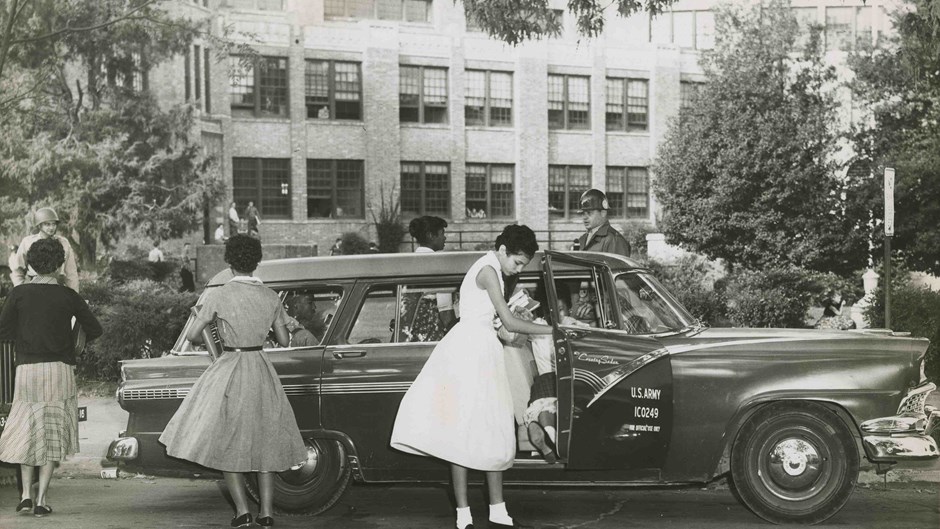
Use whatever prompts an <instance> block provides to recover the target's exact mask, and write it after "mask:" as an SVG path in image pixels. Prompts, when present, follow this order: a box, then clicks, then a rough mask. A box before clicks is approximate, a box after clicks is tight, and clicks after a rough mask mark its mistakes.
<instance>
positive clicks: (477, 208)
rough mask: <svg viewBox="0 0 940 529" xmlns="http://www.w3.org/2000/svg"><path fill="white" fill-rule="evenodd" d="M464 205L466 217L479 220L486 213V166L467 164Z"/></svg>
mask: <svg viewBox="0 0 940 529" xmlns="http://www.w3.org/2000/svg"><path fill="white" fill-rule="evenodd" d="M466 203H467V217H470V218H481V217H483V216H485V215H486V214H487V213H488V212H487V208H486V165H483V164H467V198H466ZM481 212H482V214H481Z"/></svg>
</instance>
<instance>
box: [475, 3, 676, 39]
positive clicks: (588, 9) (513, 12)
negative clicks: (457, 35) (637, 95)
mask: <svg viewBox="0 0 940 529" xmlns="http://www.w3.org/2000/svg"><path fill="white" fill-rule="evenodd" d="M675 1H676V0H614V1H613V2H599V1H598V0H568V10H567V12H568V13H571V14H573V15H574V17H575V23H576V25H577V28H578V33H579V34H581V35H584V36H586V37H596V36H598V35H600V34H601V33H602V32H603V31H604V16H605V11H606V12H607V15H608V16H617V15H618V14H619V15H620V16H624V17H626V16H630V15H632V14H633V13H637V12H640V11H644V10H645V11H647V12H649V13H650V14H657V13H661V12H663V10H664V9H666V8H667V7H669V6H670V5H672V4H673V3H675ZM463 5H464V11H465V12H466V16H467V20H472V21H473V22H474V23H476V25H478V26H479V27H481V28H483V29H484V30H485V31H486V32H487V33H488V34H489V35H490V36H491V37H493V38H496V39H499V40H502V41H505V42H508V43H509V44H512V45H517V44H520V43H522V42H523V41H526V40H531V39H540V38H542V37H550V36H555V35H558V34H559V32H560V31H561V25H560V23H559V20H558V19H557V18H556V17H555V15H554V13H553V12H552V10H551V9H550V6H549V2H548V0H514V1H512V2H507V1H505V0H464V1H463Z"/></svg>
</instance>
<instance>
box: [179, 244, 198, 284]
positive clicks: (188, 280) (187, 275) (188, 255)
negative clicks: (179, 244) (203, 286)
mask: <svg viewBox="0 0 940 529" xmlns="http://www.w3.org/2000/svg"><path fill="white" fill-rule="evenodd" d="M192 251H193V249H192V245H191V244H190V243H188V242H187V243H184V244H183V253H182V255H180V292H195V291H196V281H195V279H194V278H193V269H194V268H195V267H194V266H193V257H192Z"/></svg>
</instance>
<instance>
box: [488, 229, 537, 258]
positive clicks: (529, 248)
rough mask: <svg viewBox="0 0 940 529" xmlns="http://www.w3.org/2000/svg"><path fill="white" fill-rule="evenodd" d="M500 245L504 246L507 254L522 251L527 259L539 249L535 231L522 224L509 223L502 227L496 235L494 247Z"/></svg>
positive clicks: (497, 247)
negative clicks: (500, 231) (501, 230)
mask: <svg viewBox="0 0 940 529" xmlns="http://www.w3.org/2000/svg"><path fill="white" fill-rule="evenodd" d="M500 246H506V253H507V254H509V255H515V254H518V253H524V254H525V255H526V257H528V258H529V259H532V256H533V255H535V252H537V251H538V250H539V243H538V242H537V241H536V240H535V232H534V231H532V229H531V228H529V227H528V226H526V225H524V224H509V225H507V226H506V227H505V228H503V232H502V233H500V234H499V236H498V237H496V249H497V250H498V249H499V247H500Z"/></svg>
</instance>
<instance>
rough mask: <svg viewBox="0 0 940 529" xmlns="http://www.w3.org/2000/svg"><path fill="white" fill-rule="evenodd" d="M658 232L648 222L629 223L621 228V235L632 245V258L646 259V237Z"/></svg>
mask: <svg viewBox="0 0 940 529" xmlns="http://www.w3.org/2000/svg"><path fill="white" fill-rule="evenodd" d="M658 231H659V230H657V229H656V228H655V227H653V225H652V224H650V223H648V222H627V223H625V224H623V226H622V227H621V231H620V233H621V234H622V235H623V238H624V239H626V240H627V242H628V243H630V253H631V254H632V255H631V257H633V256H635V257H640V258H645V257H646V254H647V246H646V236H647V235H649V234H650V233H657V232H658Z"/></svg>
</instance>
